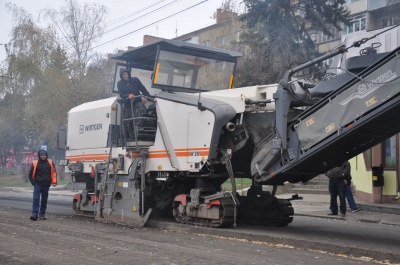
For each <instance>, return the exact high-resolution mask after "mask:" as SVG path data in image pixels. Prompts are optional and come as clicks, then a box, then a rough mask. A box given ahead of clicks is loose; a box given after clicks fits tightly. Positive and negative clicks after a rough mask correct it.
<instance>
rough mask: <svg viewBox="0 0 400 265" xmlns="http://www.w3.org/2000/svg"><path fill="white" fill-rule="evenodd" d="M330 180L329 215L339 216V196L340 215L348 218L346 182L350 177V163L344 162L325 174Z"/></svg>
mask: <svg viewBox="0 0 400 265" xmlns="http://www.w3.org/2000/svg"><path fill="white" fill-rule="evenodd" d="M325 175H326V176H328V178H329V193H330V195H331V200H330V207H329V208H330V210H331V212H330V213H329V215H338V205H337V197H338V195H339V201H340V213H341V216H342V217H345V216H346V184H345V180H346V178H347V176H348V175H350V163H349V162H348V161H346V162H344V163H343V164H342V165H339V166H337V167H335V168H333V169H331V170H329V171H328V172H326V174H325Z"/></svg>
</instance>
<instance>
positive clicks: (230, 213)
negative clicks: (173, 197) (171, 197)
mask: <svg viewBox="0 0 400 265" xmlns="http://www.w3.org/2000/svg"><path fill="white" fill-rule="evenodd" d="M219 201H220V202H221V205H220V207H222V209H221V216H220V219H218V220H214V219H204V218H193V217H187V216H184V215H182V214H176V215H175V219H176V221H177V222H178V223H182V224H191V225H199V226H206V227H229V226H232V225H233V222H234V211H235V204H234V203H233V201H232V198H230V197H229V198H221V199H219ZM176 207H178V205H177V204H176V205H174V208H176ZM214 207H216V206H214ZM174 212H178V211H177V210H175V211H174Z"/></svg>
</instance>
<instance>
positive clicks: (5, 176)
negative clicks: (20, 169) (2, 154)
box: [0, 173, 68, 188]
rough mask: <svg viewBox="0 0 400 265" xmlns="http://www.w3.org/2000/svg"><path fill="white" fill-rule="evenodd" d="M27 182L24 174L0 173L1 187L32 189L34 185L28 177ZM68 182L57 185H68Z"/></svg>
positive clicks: (58, 182)
mask: <svg viewBox="0 0 400 265" xmlns="http://www.w3.org/2000/svg"><path fill="white" fill-rule="evenodd" d="M26 181H27V182H25V180H24V177H23V175H22V174H11V173H0V187H2V188H5V187H10V188H32V187H33V186H32V184H31V183H30V182H29V180H28V177H26ZM67 183H68V181H67V180H65V179H64V180H57V185H63V184H67Z"/></svg>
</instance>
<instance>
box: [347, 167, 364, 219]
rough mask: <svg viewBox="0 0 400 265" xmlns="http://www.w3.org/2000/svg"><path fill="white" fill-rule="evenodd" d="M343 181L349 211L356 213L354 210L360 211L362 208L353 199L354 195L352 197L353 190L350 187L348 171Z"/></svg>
mask: <svg viewBox="0 0 400 265" xmlns="http://www.w3.org/2000/svg"><path fill="white" fill-rule="evenodd" d="M350 171H351V170H350ZM344 183H345V185H346V198H347V202H348V203H349V206H350V209H351V212H352V213H356V212H359V211H361V210H362V209H361V207H359V206H357V204H356V201H355V200H354V197H353V191H352V189H351V174H350V173H349V175H347V176H346V179H345V182H344Z"/></svg>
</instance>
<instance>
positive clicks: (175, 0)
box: [66, 0, 182, 51]
mask: <svg viewBox="0 0 400 265" xmlns="http://www.w3.org/2000/svg"><path fill="white" fill-rule="evenodd" d="M164 1H165V0H163V1H160V2H158V3H156V5H157V4H159V3H161V2H164ZM177 1H182V0H174V1H172V2H170V3H167V4H165V5H163V6H161V7H159V8H157V9H155V10H152V11H150V12H147V13H146V14H144V15H141V16H139V17H137V18H134V19H132V20H130V21H128V22H125V23H124V24H121V25H119V26H116V27H114V28H112V29H109V30H107V31H105V32H104V33H103V34H106V33H109V32H111V31H113V30H115V29H117V28H120V27H122V26H125V25H127V24H129V23H131V22H133V21H136V20H138V19H140V18H142V17H145V16H147V15H149V14H152V13H154V12H156V11H159V10H160V9H163V8H165V7H166V6H168V5H171V4H173V3H175V2H177ZM148 7H151V6H148ZM148 7H145V8H144V9H147V8H148ZM140 12H142V11H138V12H137V13H136V14H139V13H140ZM101 35H102V34H99V35H97V36H94V37H93V38H97V37H99V36H101ZM68 41H69V40H68ZM69 42H70V41H69ZM85 42H87V41H82V42H80V43H78V44H76V45H75V44H73V43H71V42H70V45H71V46H69V47H67V48H66V50H68V49H71V48H72V47H74V46H80V45H82V44H84V43H85ZM89 50H91V48H90V49H87V50H86V51H89Z"/></svg>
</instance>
